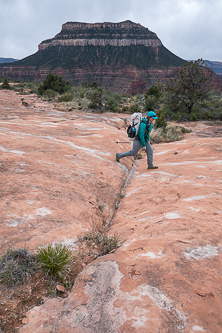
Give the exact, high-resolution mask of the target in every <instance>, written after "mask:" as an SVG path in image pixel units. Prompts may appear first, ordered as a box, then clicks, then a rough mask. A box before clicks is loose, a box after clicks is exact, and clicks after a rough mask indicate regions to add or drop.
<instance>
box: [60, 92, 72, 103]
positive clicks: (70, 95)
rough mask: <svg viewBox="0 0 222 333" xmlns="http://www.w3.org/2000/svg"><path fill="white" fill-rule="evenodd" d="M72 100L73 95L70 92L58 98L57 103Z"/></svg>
mask: <svg viewBox="0 0 222 333" xmlns="http://www.w3.org/2000/svg"><path fill="white" fill-rule="evenodd" d="M72 100H73V94H72V93H71V92H69V91H68V92H67V93H65V94H64V95H62V96H59V97H58V99H57V101H58V102H71V101H72Z"/></svg>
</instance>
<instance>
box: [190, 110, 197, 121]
mask: <svg viewBox="0 0 222 333" xmlns="http://www.w3.org/2000/svg"><path fill="white" fill-rule="evenodd" d="M199 119H200V114H199V113H194V112H191V113H190V114H189V115H188V120H189V121H197V120H199Z"/></svg>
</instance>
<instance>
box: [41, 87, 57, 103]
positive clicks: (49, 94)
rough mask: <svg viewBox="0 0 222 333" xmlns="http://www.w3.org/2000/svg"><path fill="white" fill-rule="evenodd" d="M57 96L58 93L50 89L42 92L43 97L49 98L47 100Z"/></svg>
mask: <svg viewBox="0 0 222 333" xmlns="http://www.w3.org/2000/svg"><path fill="white" fill-rule="evenodd" d="M57 96H58V93H57V92H56V91H54V90H52V89H48V90H46V91H45V92H44V94H43V97H44V99H46V100H49V101H51V100H53V99H54V98H56V97H57Z"/></svg>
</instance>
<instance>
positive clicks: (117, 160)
mask: <svg viewBox="0 0 222 333" xmlns="http://www.w3.org/2000/svg"><path fill="white" fill-rule="evenodd" d="M117 155H118V154H117V153H116V162H119V157H118V156H117Z"/></svg>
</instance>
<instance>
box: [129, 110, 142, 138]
mask: <svg viewBox="0 0 222 333" xmlns="http://www.w3.org/2000/svg"><path fill="white" fill-rule="evenodd" d="M142 117H143V116H142V113H140V112H134V113H133V114H132V115H131V118H130V125H129V126H128V128H127V135H128V137H129V139H130V140H134V139H135V136H136V135H137V133H138V130H139V126H140V123H141V120H142Z"/></svg>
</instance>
